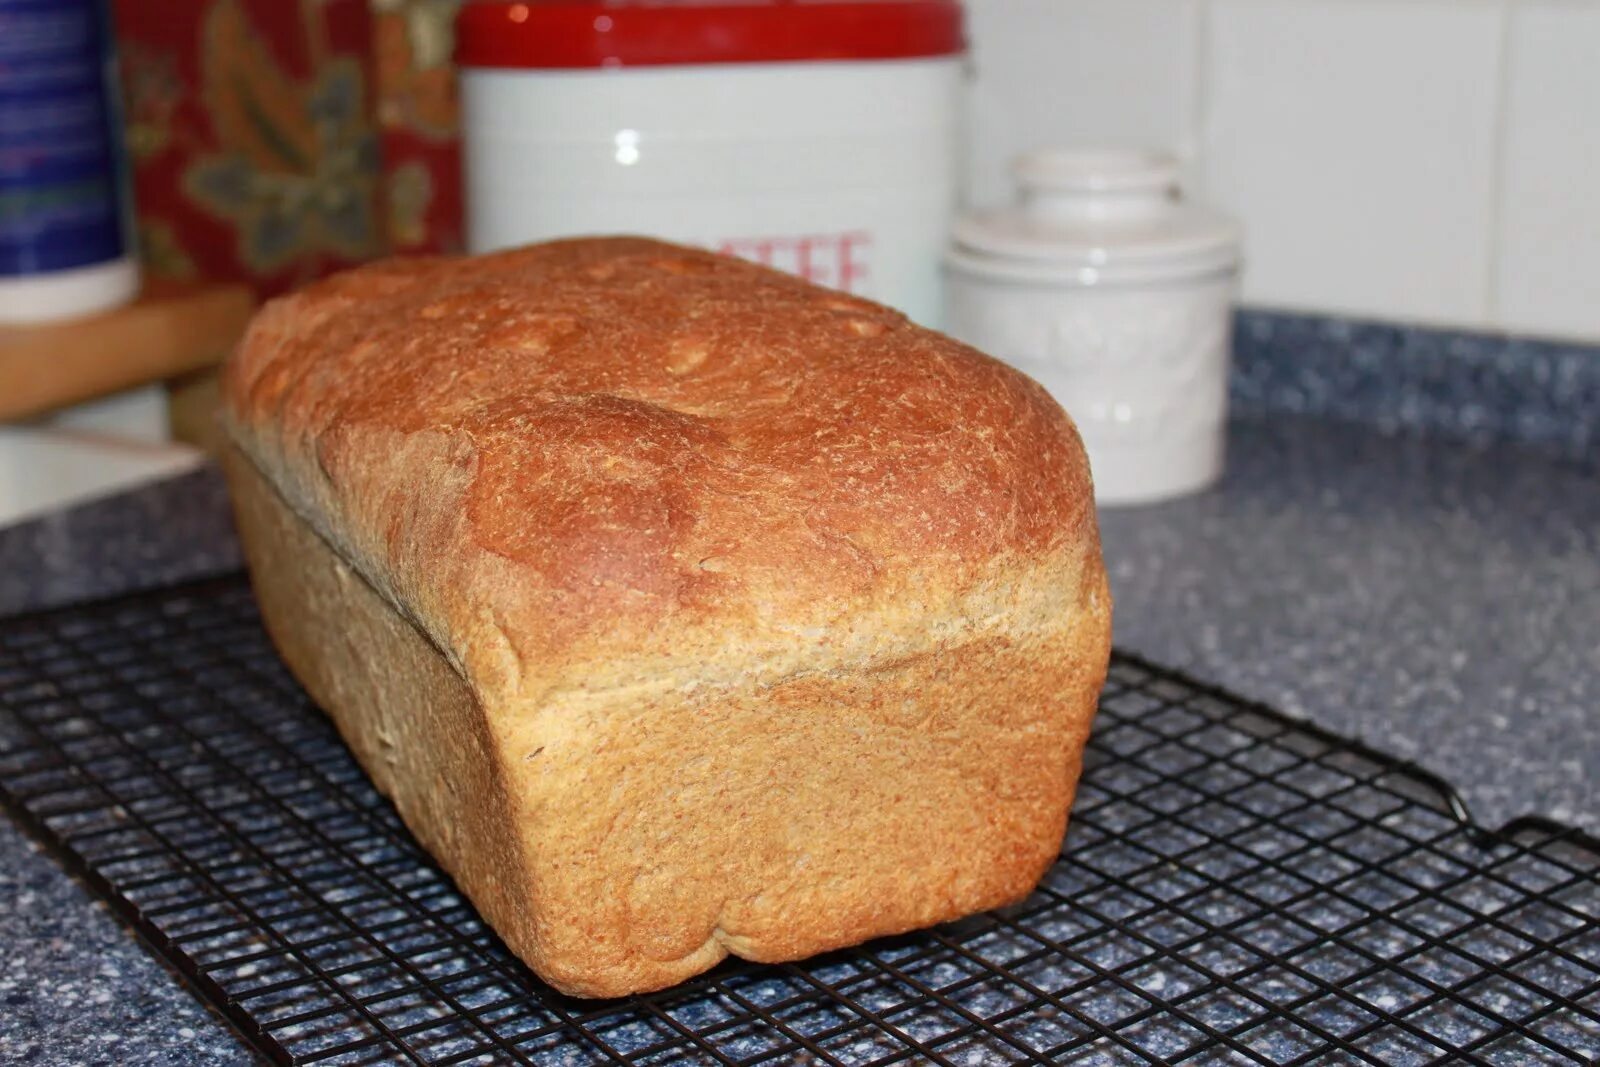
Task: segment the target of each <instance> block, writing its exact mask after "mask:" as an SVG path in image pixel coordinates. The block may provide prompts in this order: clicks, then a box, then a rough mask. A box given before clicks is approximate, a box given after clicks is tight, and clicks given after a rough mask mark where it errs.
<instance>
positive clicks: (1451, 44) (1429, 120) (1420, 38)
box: [968, 0, 1600, 340]
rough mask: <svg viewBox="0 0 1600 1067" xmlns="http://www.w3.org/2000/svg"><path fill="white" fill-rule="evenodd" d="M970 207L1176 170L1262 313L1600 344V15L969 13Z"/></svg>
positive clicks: (1131, 0)
mask: <svg viewBox="0 0 1600 1067" xmlns="http://www.w3.org/2000/svg"><path fill="white" fill-rule="evenodd" d="M968 7H969V11H970V15H971V25H972V35H973V46H974V56H975V69H976V82H975V89H974V93H973V97H972V104H973V114H972V125H973V131H972V132H973V138H972V146H973V152H972V159H971V161H970V167H969V173H970V175H971V178H972V192H973V199H975V200H976V201H978V202H992V201H994V200H995V199H997V198H999V197H1000V196H1002V195H1004V191H1005V188H1006V186H1005V181H1004V164H1005V160H1006V158H1007V157H1008V156H1010V155H1011V154H1013V153H1014V152H1016V151H1020V150H1022V149H1025V148H1027V147H1030V146H1034V145H1038V144H1046V143H1057V144H1072V143H1077V144H1089V143H1113V144H1143V145H1149V146H1154V147H1161V148H1166V149H1168V150H1171V151H1174V152H1176V153H1177V154H1178V155H1179V156H1180V157H1181V158H1183V159H1185V161H1186V163H1187V164H1188V167H1187V169H1188V170H1189V172H1190V173H1191V174H1192V176H1193V179H1194V180H1193V181H1192V183H1191V184H1192V189H1191V192H1192V193H1193V194H1194V195H1196V196H1198V197H1201V198H1204V199H1207V200H1209V201H1211V202H1213V203H1216V204H1218V205H1219V206H1222V207H1224V208H1226V209H1228V210H1229V211H1231V212H1233V213H1234V214H1236V215H1238V216H1239V217H1240V218H1241V219H1242V220H1243V221H1244V223H1245V227H1246V231H1247V241H1248V254H1249V264H1248V266H1247V270H1246V276H1245V284H1244V296H1245V299H1246V301H1247V302H1251V303H1255V304H1258V305H1272V306H1280V307H1290V308H1298V309H1307V310H1314V311H1332V312H1340V313H1348V314H1354V315H1360V316H1368V317H1376V318H1387V319H1398V320H1420V321H1426V322H1434V323H1443V324H1450V325H1462V326H1468V327H1486V326H1487V327H1503V328H1509V329H1513V330H1517V331H1520V332H1532V333H1542V334H1558V335H1567V336H1576V337H1580V338H1584V339H1591V340H1600V0H968Z"/></svg>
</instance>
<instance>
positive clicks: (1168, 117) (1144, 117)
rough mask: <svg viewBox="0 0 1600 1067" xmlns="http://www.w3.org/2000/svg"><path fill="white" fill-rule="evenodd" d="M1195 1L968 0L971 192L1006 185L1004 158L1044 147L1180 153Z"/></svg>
mask: <svg viewBox="0 0 1600 1067" xmlns="http://www.w3.org/2000/svg"><path fill="white" fill-rule="evenodd" d="M1198 10H1199V0H967V13H968V19H969V25H970V31H971V37H972V45H973V47H972V61H973V68H974V70H975V71H976V75H977V76H976V79H975V83H974V88H973V93H972V104H973V117H972V120H971V135H972V136H971V144H972V148H973V151H972V153H971V156H970V159H971V163H972V166H971V167H970V168H969V171H968V182H969V191H970V195H971V198H972V199H973V200H974V201H975V202H977V203H980V204H993V203H995V202H997V201H999V200H1002V199H1004V198H1005V197H1006V196H1007V195H1008V194H1009V191H1010V184H1009V179H1008V177H1007V174H1006V163H1007V161H1008V160H1009V159H1010V158H1011V157H1012V156H1014V155H1015V154H1017V153H1018V152H1022V151H1025V150H1027V149H1029V148H1033V147H1038V146H1040V145H1049V144H1102V145H1110V146H1123V147H1138V146H1142V145H1150V144H1157V145H1170V146H1173V147H1175V148H1179V149H1183V150H1187V149H1188V148H1189V147H1190V145H1189V142H1188V139H1187V138H1188V136H1189V131H1190V130H1191V129H1192V128H1193V126H1194V123H1193V121H1192V119H1191V116H1190V115H1189V110H1190V109H1191V108H1192V106H1193V103H1194V86H1195V81H1196V68H1195V63H1196V60H1197V59H1198V57H1199V52H1198V50H1197V48H1196V43H1197V42H1198V40H1199V35H1198V33H1197V23H1198Z"/></svg>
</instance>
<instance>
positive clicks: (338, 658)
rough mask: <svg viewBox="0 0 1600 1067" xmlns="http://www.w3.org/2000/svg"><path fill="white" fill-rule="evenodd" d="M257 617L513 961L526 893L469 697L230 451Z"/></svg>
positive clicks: (482, 726) (526, 932)
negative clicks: (509, 948) (507, 948)
mask: <svg viewBox="0 0 1600 1067" xmlns="http://www.w3.org/2000/svg"><path fill="white" fill-rule="evenodd" d="M223 469H224V471H225V473H226V475H227V478H228V487H229V490H230V495H231V496H232V498H233V507H234V518H235V521H236V524H237V526H238V530H239V536H240V540H241V542H242V543H243V546H244V553H245V559H246V561H247V562H248V563H249V567H250V576H251V581H252V584H253V586H254V588H255V594H256V599H257V601H258V602H259V604H260V607H261V615H262V619H263V621H264V622H265V624H266V629H267V633H268V634H269V635H270V636H271V638H272V642H273V644H274V645H275V646H276V647H277V649H278V652H279V654H280V655H281V656H282V657H283V660H284V662H285V663H287V664H288V666H289V669H290V670H291V671H292V672H293V673H294V676H295V677H296V678H297V679H299V681H300V683H301V684H302V685H303V686H305V688H306V690H307V692H309V693H310V694H311V698H312V699H313V700H314V701H316V703H317V704H318V705H319V706H320V707H322V708H323V709H324V710H325V711H327V712H328V713H329V715H330V716H331V717H332V719H333V721H334V724H335V725H336V726H337V727H338V728H339V732H340V734H341V735H342V736H343V737H344V739H345V743H346V744H348V745H349V746H350V749H351V751H352V752H353V753H354V754H355V757H356V760H357V761H358V762H359V763H360V764H361V766H362V768H363V769H364V770H365V771H366V772H367V775H368V776H369V777H370V778H371V779H372V781H373V784H375V785H376V786H377V787H378V791H379V792H381V793H382V794H383V795H384V796H386V797H388V798H389V799H390V800H392V801H393V802H394V805H395V807H396V808H397V809H398V810H399V812H400V816H401V818H403V819H404V820H405V823H406V825H407V826H408V827H410V829H411V831H412V833H414V834H415V835H416V836H417V838H418V840H419V841H421V843H422V845H423V847H425V848H426V849H427V850H428V851H429V852H430V853H432V854H433V856H434V857H435V858H436V859H437V860H438V861H439V863H440V865H441V866H443V867H444V868H445V869H446V870H447V871H449V872H450V873H451V874H452V875H453V876H454V877H455V880H456V882H457V883H458V884H459V885H460V886H461V888H462V889H463V891H465V892H466V894H467V896H468V897H470V898H471V899H472V902H473V903H474V904H475V905H476V906H477V908H478V910H479V911H480V912H482V913H483V916H484V918H485V919H487V920H488V921H489V923H490V925H492V926H493V927H494V928H495V929H496V930H498V931H499V932H500V934H501V936H502V937H503V938H504V939H505V940H506V942H507V943H508V944H510V945H511V946H512V948H513V951H516V952H518V954H519V955H524V956H526V955H529V954H533V953H535V952H536V951H537V950H536V947H535V946H534V945H532V943H531V940H530V938H531V932H532V930H533V921H532V920H533V914H532V907H531V901H532V898H533V893H532V891H531V886H530V884H529V881H528V875H527V864H526V862H525V858H524V855H523V851H522V843H521V840H520V836H519V835H518V834H517V833H516V831H515V829H514V827H513V824H512V823H511V821H510V819H509V817H508V812H509V810H510V799H509V796H510V795H509V792H508V790H507V788H506V780H505V775H504V761H503V760H502V759H501V757H500V753H499V752H498V750H497V747H496V742H495V740H494V738H493V737H492V735H491V733H490V731H489V729H488V725H487V720H486V719H485V716H484V713H483V708H482V706H481V705H480V703H479V701H478V698H477V696H476V695H475V694H474V693H473V692H472V690H471V689H470V688H469V687H468V686H467V684H466V683H465V682H464V681H463V680H462V677H461V675H460V674H458V673H457V672H456V671H455V670H454V669H453V668H452V667H451V666H450V664H449V662H448V661H447V660H446V659H445V658H444V657H443V656H442V655H440V653H439V650H438V649H437V648H436V647H434V645H433V643H432V642H431V641H429V640H428V638H427V637H425V636H424V635H423V634H422V632H421V631H420V630H418V629H417V628H416V626H414V625H413V624H412V623H411V622H409V621H408V620H406V619H405V618H404V617H402V616H401V615H400V614H399V613H398V612H396V611H395V610H394V608H392V607H391V606H390V605H389V604H388V603H387V602H386V601H384V599H383V598H382V597H380V596H379V595H378V594H377V593H376V592H375V591H374V590H373V589H372V587H371V586H370V585H368V584H367V582H366V581H365V580H364V579H363V578H362V577H361V576H360V575H359V574H357V573H355V572H354V571H353V570H351V568H350V567H349V566H348V565H347V564H346V563H345V562H344V561H343V560H342V559H340V558H339V556H338V555H337V554H336V553H335V552H334V551H333V550H332V549H330V548H329V547H328V544H327V542H325V541H323V540H322V538H320V537H318V536H317V534H316V533H315V532H314V531H313V530H312V529H311V527H310V526H308V525H306V523H305V522H303V521H302V520H301V519H300V518H299V517H298V516H297V515H295V513H294V512H293V511H292V510H290V509H289V507H288V506H287V505H286V504H285V503H284V502H283V499H282V497H280V496H279V495H278V493H277V492H276V491H275V490H274V489H273V488H272V487H271V486H270V485H268V484H267V482H266V481H265V479H264V478H262V476H261V474H260V472H259V471H257V470H256V467H255V465H254V464H253V463H252V462H251V461H250V460H249V459H248V458H246V457H245V456H244V455H243V454H242V453H241V452H239V451H238V450H237V449H236V448H232V447H229V448H227V449H225V451H224V454H223Z"/></svg>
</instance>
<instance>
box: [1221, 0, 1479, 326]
mask: <svg viewBox="0 0 1600 1067" xmlns="http://www.w3.org/2000/svg"><path fill="white" fill-rule="evenodd" d="M1500 19H1501V15H1500V12H1498V11H1497V10H1495V8H1494V7H1492V6H1490V5H1486V4H1476V3H1470V2H1469V3H1464V2H1462V0H1406V2H1396V0H1215V2H1214V3H1213V5H1212V8H1211V12H1210V25H1209V32H1208V34H1207V52H1206V70H1205V86H1206V90H1205V99H1206V103H1205V112H1204V117H1203V119H1202V122H1203V128H1202V131H1201V143H1202V145H1203V147H1202V150H1201V151H1202V157H1203V160H1202V167H1201V173H1202V174H1203V175H1204V178H1203V182H1202V185H1201V189H1200V191H1201V192H1203V193H1204V194H1205V195H1206V196H1207V198H1208V199H1210V200H1212V201H1214V202H1216V203H1219V204H1221V205H1223V206H1225V207H1227V208H1229V209H1231V210H1233V211H1234V212H1235V213H1236V214H1238V215H1240V216H1241V217H1242V218H1243V219H1244V222H1245V235H1246V256H1247V262H1246V267H1245V275H1244V289H1243V292H1244V296H1245V299H1247V300H1250V301H1253V302H1256V303H1262V304H1275V305H1291V306H1299V307H1303V306H1316V307H1322V308H1328V309H1331V310H1336V311H1348V312H1357V313H1367V314H1376V315H1380V316H1385V317H1406V316H1421V317H1424V318H1429V319H1440V320H1445V321H1450V322H1460V323H1468V324H1472V325H1479V324H1481V323H1483V322H1484V320H1485V319H1486V317H1487V314H1488V309H1489V307H1488V303H1489V233H1490V220H1491V218H1492V215H1493V204H1494V201H1493V195H1492V191H1491V182H1492V176H1493V173H1494V165H1493V160H1494V128H1495V104H1496V95H1497V94H1496V87H1497V84H1498V82H1497V75H1498V69H1497V68H1498V63H1499V55H1500V41H1499V28H1500Z"/></svg>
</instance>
